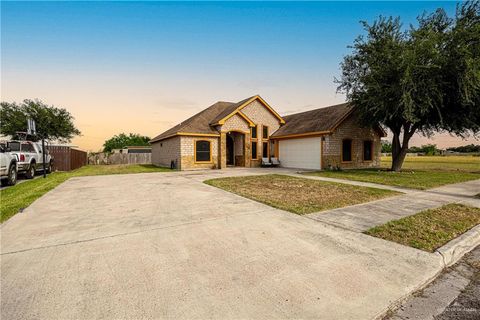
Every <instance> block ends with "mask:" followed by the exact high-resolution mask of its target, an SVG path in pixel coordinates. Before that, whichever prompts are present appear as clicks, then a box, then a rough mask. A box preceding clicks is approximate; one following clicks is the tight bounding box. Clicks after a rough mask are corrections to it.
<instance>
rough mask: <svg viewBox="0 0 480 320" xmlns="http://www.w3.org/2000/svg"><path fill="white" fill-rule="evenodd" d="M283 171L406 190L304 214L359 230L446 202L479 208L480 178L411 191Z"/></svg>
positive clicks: (334, 180) (305, 176) (352, 183)
mask: <svg viewBox="0 0 480 320" xmlns="http://www.w3.org/2000/svg"><path fill="white" fill-rule="evenodd" d="M287 174H288V175H291V176H295V177H303V178H308V179H314V180H321V181H329V182H338V183H346V184H351V185H356V186H363V187H370V188H379V189H388V190H394V191H400V192H405V193H406V194H403V195H399V196H394V197H390V198H386V199H381V200H376V201H372V202H368V203H364V204H358V205H354V206H349V207H344V208H339V209H333V210H328V211H322V212H316V213H311V214H308V215H306V217H308V218H310V219H313V220H316V221H321V222H325V223H328V224H330V225H334V226H337V227H341V228H344V229H348V230H352V231H356V232H363V231H366V230H368V229H370V228H371V227H374V226H378V225H381V224H384V223H387V222H388V221H391V220H397V219H400V218H403V217H406V216H410V215H413V214H415V213H418V212H420V211H422V210H427V209H432V208H436V207H440V206H442V205H445V204H448V203H462V204H465V205H470V206H474V207H480V199H478V198H475V197H474V195H476V194H477V193H478V192H480V180H473V181H468V182H463V183H457V184H452V185H446V186H442V187H438V188H434V189H430V190H412V189H404V188H398V187H392V186H385V185H381V184H375V183H367V182H359V181H351V180H345V179H332V178H324V177H317V176H309V175H302V174H295V173H294V174H289V173H287Z"/></svg>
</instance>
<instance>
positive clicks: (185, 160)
mask: <svg viewBox="0 0 480 320" xmlns="http://www.w3.org/2000/svg"><path fill="white" fill-rule="evenodd" d="M197 140H207V141H210V143H211V146H212V161H211V162H209V163H207V162H205V163H198V162H197V163H195V155H194V150H195V147H194V143H195V141H197ZM181 154H182V157H181V166H180V168H179V169H181V170H185V169H217V168H218V138H216V137H200V136H199V137H196V136H191V137H190V136H182V137H181Z"/></svg>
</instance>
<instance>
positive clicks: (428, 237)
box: [365, 204, 480, 252]
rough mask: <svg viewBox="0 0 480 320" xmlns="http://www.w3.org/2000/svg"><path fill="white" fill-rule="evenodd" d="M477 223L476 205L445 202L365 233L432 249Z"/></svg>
mask: <svg viewBox="0 0 480 320" xmlns="http://www.w3.org/2000/svg"><path fill="white" fill-rule="evenodd" d="M477 224H480V209H479V208H474V207H469V206H464V205H461V204H448V205H445V206H442V207H440V208H435V209H431V210H425V211H422V212H419V213H417V214H414V215H412V216H409V217H405V218H402V219H399V220H395V221H390V222H388V223H386V224H384V225H381V226H378V227H374V228H372V229H370V230H368V231H366V232H365V233H366V234H369V235H371V236H374V237H378V238H382V239H385V240H389V241H394V242H397V243H400V244H403V245H407V246H410V247H414V248H417V249H421V250H425V251H429V252H433V251H435V249H438V248H439V247H441V246H443V245H444V244H446V243H447V242H448V241H450V240H452V239H454V238H456V237H458V236H459V235H461V234H462V233H464V232H466V231H468V230H469V229H471V228H473V227H474V226H476V225H477Z"/></svg>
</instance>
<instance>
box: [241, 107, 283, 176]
mask: <svg viewBox="0 0 480 320" xmlns="http://www.w3.org/2000/svg"><path fill="white" fill-rule="evenodd" d="M242 112H243V113H244V114H245V115H246V116H247V117H248V118H249V119H250V120H252V121H253V123H255V124H256V125H257V130H258V131H257V160H253V159H252V157H251V142H252V140H251V139H250V136H249V137H248V139H247V146H248V153H246V154H247V158H249V159H251V160H250V161H251V164H250V166H251V167H258V166H260V165H261V164H262V142H263V141H265V142H267V141H268V140H267V139H263V136H262V134H263V126H267V127H268V134H269V135H271V134H272V133H274V132H275V131H277V130H278V128H280V121H279V120H278V118H277V117H275V116H274V115H273V114H272V113H271V112H270V111H269V110H268V109H267V108H265V107H264V106H263V105H262V103H260V102H259V101H257V100H254V101H253V102H251V103H250V104H248V105H247V106H245V107H244V108H243V109H242Z"/></svg>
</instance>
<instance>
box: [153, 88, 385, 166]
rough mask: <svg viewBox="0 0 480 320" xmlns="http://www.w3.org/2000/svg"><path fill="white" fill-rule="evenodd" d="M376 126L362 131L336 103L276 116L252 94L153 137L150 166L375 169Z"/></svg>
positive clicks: (350, 111)
mask: <svg viewBox="0 0 480 320" xmlns="http://www.w3.org/2000/svg"><path fill="white" fill-rule="evenodd" d="M383 136H385V132H384V131H383V130H382V129H381V128H380V127H377V128H362V127H360V126H359V125H358V124H357V121H356V117H355V112H354V108H353V107H351V106H350V105H349V104H347V103H345V104H340V105H336V106H331V107H327V108H321V109H316V110H311V111H307V112H302V113H297V114H292V115H289V116H285V117H281V116H280V115H279V114H278V113H277V112H276V111H275V110H274V109H273V108H272V107H271V106H269V105H268V103H267V102H266V101H265V100H263V99H262V98H261V97H260V96H258V95H256V96H253V97H250V98H247V99H244V100H242V101H240V102H237V103H233V102H223V101H219V102H217V103H215V104H213V105H212V106H210V107H208V108H207V109H204V110H203V111H201V112H199V113H197V114H196V115H194V116H192V117H190V118H189V119H187V120H185V121H183V122H182V123H180V124H178V125H176V126H174V127H173V128H171V129H169V130H167V131H165V132H163V133H162V134H160V135H158V136H157V137H155V138H153V139H152V140H151V141H150V143H151V145H152V163H153V164H155V165H158V166H171V165H172V164H173V165H174V166H175V167H176V168H177V169H180V170H188V169H205V168H212V169H215V168H217V169H221V168H225V167H227V166H240V167H258V166H260V165H261V162H262V158H271V157H277V158H278V159H279V160H280V162H281V164H282V166H283V167H291V168H303V169H315V170H321V169H325V168H328V167H337V166H338V167H341V168H367V167H378V166H380V152H381V144H380V138H381V137H383Z"/></svg>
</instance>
